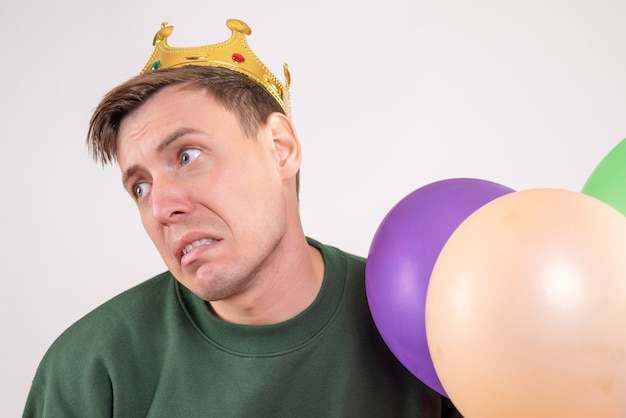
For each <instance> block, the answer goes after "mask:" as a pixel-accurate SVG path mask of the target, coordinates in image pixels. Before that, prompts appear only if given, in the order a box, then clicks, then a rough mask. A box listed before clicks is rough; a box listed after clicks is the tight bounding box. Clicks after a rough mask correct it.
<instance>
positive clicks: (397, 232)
mask: <svg viewBox="0 0 626 418" xmlns="http://www.w3.org/2000/svg"><path fill="white" fill-rule="evenodd" d="M512 191H513V190H512V189H509V188H507V187H504V186H502V185H499V184H496V183H492V182H489V181H484V180H477V179H448V180H442V181H439V182H436V183H432V184H429V185H426V186H424V187H422V188H420V189H417V190H415V191H413V192H412V193H410V194H409V195H408V196H406V197H405V198H404V199H402V200H401V201H400V202H399V203H397V204H396V205H395V206H394V207H393V208H392V209H391V211H390V212H389V213H388V214H387V216H386V217H385V218H384V219H383V222H382V223H381V224H380V226H379V227H378V230H377V231H376V234H375V236H374V239H373V241H372V243H371V246H370V251H369V255H368V260H367V264H366V271H365V280H366V290H367V298H368V303H369V306H370V310H371V313H372V317H373V318H374V322H375V323H376V326H377V328H378V330H379V332H380V334H381V336H382V338H383V340H384V341H385V342H386V344H387V345H388V346H389V348H390V350H391V351H392V352H393V353H394V355H395V356H396V357H397V358H398V360H399V361H400V362H401V363H402V364H403V365H404V366H405V367H406V368H407V369H408V370H409V371H410V372H411V373H413V374H414V375H415V376H416V377H417V378H418V379H420V380H421V381H422V382H424V383H425V384H426V385H428V386H429V387H431V388H432V389H434V390H436V391H437V392H439V393H440V394H442V395H444V396H445V395H446V394H445V391H444V390H443V388H442V386H441V383H440V382H439V379H438V378H437V374H436V372H435V369H434V367H433V364H432V361H431V359H430V354H429V352H428V344H427V342H426V328H425V324H424V312H425V311H424V305H425V302H426V289H427V288H428V281H429V280H430V273H431V271H432V268H433V266H434V264H435V260H436V258H437V256H438V255H439V252H440V251H441V248H442V247H443V245H444V243H445V242H446V240H447V239H448V237H449V236H450V234H452V231H454V229H455V228H456V227H457V226H458V225H459V224H460V223H461V222H462V221H463V220H464V219H465V218H466V217H467V216H469V215H470V214H471V213H472V212H473V211H475V210H476V209H478V208H479V207H480V206H482V205H483V204H485V203H487V202H489V201H490V200H492V199H495V198H496V197H499V196H502V195H504V194H506V193H510V192H512Z"/></svg>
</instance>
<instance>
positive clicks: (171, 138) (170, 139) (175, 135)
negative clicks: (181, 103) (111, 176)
mask: <svg viewBox="0 0 626 418" xmlns="http://www.w3.org/2000/svg"><path fill="white" fill-rule="evenodd" d="M194 132H197V131H196V130H195V129H193V128H180V129H178V130H176V131H174V132H172V133H171V134H169V135H168V136H166V137H165V138H164V139H163V141H161V143H160V144H159V145H157V147H156V151H157V153H160V152H163V151H164V150H165V149H166V148H167V147H169V146H170V145H171V144H173V143H174V142H175V141H176V140H177V139H179V138H181V137H183V136H185V135H187V134H189V133H194ZM137 169H138V166H137V165H132V166H130V167H128V168H127V169H126V171H125V172H124V176H123V177H122V184H123V185H124V186H126V183H128V181H129V180H130V178H131V177H132V176H133V175H134V174H135V173H136V172H137Z"/></svg>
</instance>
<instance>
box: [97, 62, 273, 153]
mask: <svg viewBox="0 0 626 418" xmlns="http://www.w3.org/2000/svg"><path fill="white" fill-rule="evenodd" d="M172 85H179V86H184V87H189V88H192V89H195V88H197V89H202V90H205V91H207V92H208V93H209V94H210V95H211V96H212V97H214V98H215V100H217V102H218V103H220V104H221V105H222V106H224V107H225V108H226V109H228V110H230V111H231V112H233V113H234V114H235V116H236V117H237V120H238V121H239V124H240V126H241V128H242V130H243V131H244V132H245V133H246V135H248V136H249V137H253V136H255V135H256V134H257V132H258V129H259V128H260V126H261V125H262V124H263V123H264V122H265V120H266V119H267V117H268V116H269V115H270V114H271V113H273V112H280V113H284V112H283V111H282V109H281V107H280V105H279V104H278V103H277V102H276V100H275V99H274V98H273V97H272V96H271V95H270V94H269V93H268V92H267V91H265V89H264V88H263V87H262V86H261V85H259V84H257V83H256V82H254V81H253V80H252V79H250V78H249V77H247V76H246V75H243V74H240V73H238V72H235V71H232V70H229V69H225V68H221V67H210V66H196V65H190V66H185V67H179V68H166V69H162V70H157V71H152V72H149V73H145V74H142V75H139V76H136V77H134V78H132V79H130V80H128V81H127V82H125V83H123V84H121V85H119V86H118V87H116V88H114V89H113V90H111V91H110V92H109V93H107V94H106V95H105V96H104V98H103V99H102V101H101V102H100V104H99V105H98V107H97V108H96V110H95V111H94V113H93V115H92V117H91V121H90V122H89V130H88V132H87V145H88V147H89V151H90V153H91V155H92V157H93V158H94V160H95V161H97V162H100V163H102V164H103V165H104V164H107V163H113V162H115V161H116V160H117V152H116V149H117V135H118V130H119V127H120V124H121V122H122V120H123V119H124V117H126V116H127V115H128V114H130V113H131V112H133V111H134V110H135V109H137V108H138V107H140V106H141V105H142V104H143V103H145V102H146V100H148V99H149V98H150V97H152V96H153V95H154V94H155V93H157V92H158V91H160V90H161V89H163V88H165V87H167V86H172Z"/></svg>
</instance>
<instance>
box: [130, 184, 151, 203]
mask: <svg viewBox="0 0 626 418" xmlns="http://www.w3.org/2000/svg"><path fill="white" fill-rule="evenodd" d="M148 187H149V185H148V183H137V184H135V186H133V195H134V196H135V198H137V199H140V198H142V197H144V196H145V195H146V193H148Z"/></svg>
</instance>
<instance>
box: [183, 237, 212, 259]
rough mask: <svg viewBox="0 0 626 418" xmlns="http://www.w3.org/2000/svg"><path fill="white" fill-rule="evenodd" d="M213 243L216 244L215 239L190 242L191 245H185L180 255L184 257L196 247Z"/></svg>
mask: <svg viewBox="0 0 626 418" xmlns="http://www.w3.org/2000/svg"><path fill="white" fill-rule="evenodd" d="M214 242H217V240H216V239H211V238H202V239H198V240H195V241H193V242H191V243H189V244H187V245H186V246H185V248H183V251H182V253H183V255H185V254H187V253H188V252H189V251H191V250H193V249H194V248H196V247H199V246H201V245H207V244H212V243H214Z"/></svg>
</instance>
